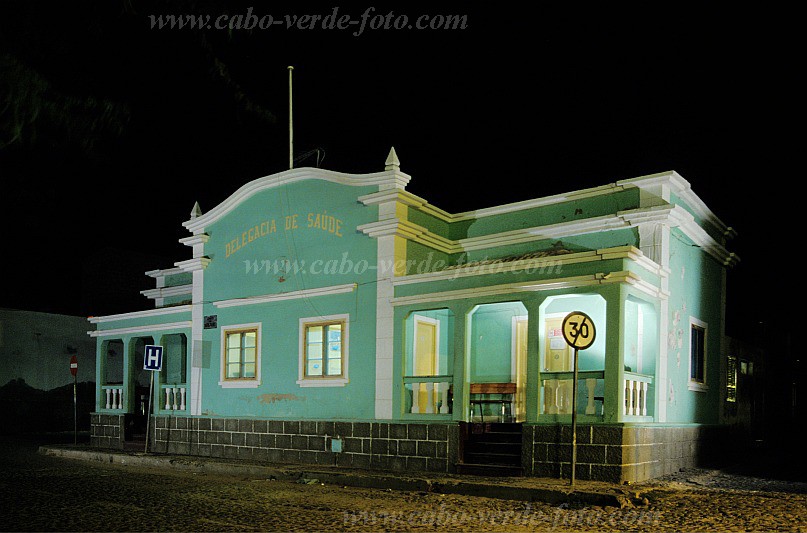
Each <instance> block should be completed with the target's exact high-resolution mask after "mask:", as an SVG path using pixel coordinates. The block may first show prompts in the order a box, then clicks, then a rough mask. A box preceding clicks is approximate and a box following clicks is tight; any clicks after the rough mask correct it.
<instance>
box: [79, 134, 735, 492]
mask: <svg viewBox="0 0 807 533" xmlns="http://www.w3.org/2000/svg"><path fill="white" fill-rule="evenodd" d="M409 180H410V177H409V176H408V175H407V174H405V173H403V172H402V171H401V170H400V163H399V161H398V159H397V156H396V155H395V152H394V150H392V151H391V152H390V155H389V157H388V158H387V161H386V163H385V169H384V171H383V172H378V173H373V174H366V175H349V174H342V173H336V172H331V171H326V170H321V169H315V168H299V169H293V170H288V171H284V172H280V173H278V174H273V175H270V176H266V177H263V178H260V179H257V180H254V181H252V182H250V183H247V184H246V185H244V186H243V187H241V188H240V189H238V190H237V191H235V192H234V193H233V194H232V195H231V196H230V197H229V198H227V199H226V200H225V201H223V202H222V203H221V204H219V205H218V206H216V207H215V208H213V209H212V210H210V211H208V212H206V213H204V214H203V213H202V212H201V210H200V209H199V206H198V204H197V205H195V206H194V209H193V211H192V213H191V217H190V219H189V220H188V221H186V222H185V223H184V224H183V225H184V226H185V228H187V230H188V231H189V236H188V237H185V238H183V239H181V242H182V243H184V244H186V245H187V246H189V247H190V248H191V250H192V252H191V257H190V258H189V259H186V260H183V261H179V262H177V263H175V265H174V267H173V268H169V269H165V270H154V271H151V272H149V273H148V275H149V276H151V277H153V278H154V279H155V281H156V287H155V288H153V289H149V290H145V291H143V294H144V295H145V296H146V297H148V298H151V299H153V300H154V301H155V308H154V309H152V310H148V311H141V312H134V313H126V314H120V315H111V316H102V317H94V318H91V319H90V322H91V323H92V324H94V325H95V326H96V328H97V329H96V331H93V332H91V333H90V334H91V335H92V336H94V337H96V338H97V341H98V345H97V346H98V353H97V373H98V380H97V383H98V385H97V401H98V408H97V412H96V413H95V414H94V415H93V430H92V441H93V444H94V445H96V446H102V447H113V448H117V447H123V446H125V445H126V443H127V441H133V440H136V439H137V435H138V434H141V433H143V432H144V429H143V428H144V426H145V423H144V421H145V413H146V406H147V401H146V400H147V398H148V394H149V392H148V391H149V389H148V385H149V378H150V376H149V373H148V371H143V370H141V369H142V368H143V364H142V362H143V346H145V345H148V344H160V345H162V346H163V347H164V349H165V363H164V367H163V370H162V371H161V372H159V373H156V374H155V378H156V379H155V390H154V393H153V394H154V396H153V398H154V404H153V405H154V409H153V418H152V422H151V423H150V424H149V427H150V428H151V430H150V431H151V438H152V440H151V441H150V449H152V450H154V451H157V452H168V453H180V454H191V455H202V456H213V457H230V458H244V459H250V460H263V461H281V462H283V461H285V462H301V463H312V464H328V465H343V466H349V467H361V468H378V469H387V470H408V471H418V470H421V471H435V472H464V471H465V472H472V471H477V470H480V469H481V470H483V471H484V469H485V468H499V469H500V470H498V471H502V472H508V473H516V474H524V475H534V476H554V477H557V476H563V477H568V475H569V466H570V457H571V446H570V444H569V443H570V441H571V439H570V421H571V413H572V408H573V407H572V405H571V399H572V390H571V389H572V372H571V370H572V366H571V365H572V352H570V350H569V348H568V346H567V345H566V344H565V343H564V342H562V337H561V336H560V326H561V322H562V320H563V318H564V316H565V315H566V314H568V313H570V312H572V311H583V312H585V313H586V314H588V315H589V316H590V317H591V318H592V319H593V321H594V323H595V326H596V330H597V337H596V341H595V342H594V344H593V345H592V346H591V347H590V348H588V349H586V350H584V351H581V352H580V353H579V369H580V380H579V386H578V394H577V405H576V406H575V408H576V409H577V415H578V416H577V420H578V436H577V442H578V452H577V465H578V466H577V477H578V478H579V479H602V480H609V481H638V480H643V479H647V478H650V477H654V476H658V475H662V474H664V473H667V472H671V471H674V470H677V469H678V468H680V467H682V466H691V465H693V464H695V462H696V461H697V460H698V457H699V454H700V452H701V451H702V449H703V446H704V443H705V442H708V439H709V438H711V436H712V435H714V434H716V432H717V431H718V430H719V428H720V406H721V403H722V402H723V401H724V399H725V398H724V396H725V385H726V384H725V376H726V371H725V359H724V357H723V355H722V354H723V350H724V346H723V342H724V341H723V321H724V312H723V310H724V295H725V294H724V291H725V269H726V267H727V266H730V265H731V264H732V263H733V262H734V261H736V258H735V257H734V254H731V253H729V252H728V251H727V250H726V248H725V240H726V238H728V237H730V236H731V235H732V233H733V230H731V228H729V227H727V226H726V225H725V224H723V223H722V222H721V221H720V220H719V219H718V218H717V217H715V216H714V214H713V213H712V212H711V211H710V210H709V209H708V208H707V207H706V206H705V205H704V204H703V202H702V201H701V200H700V199H699V198H698V196H697V195H696V194H695V193H694V192H693V191H692V190H691V188H690V185H689V183H688V182H687V181H686V180H684V179H683V178H682V177H681V176H679V175H678V174H677V173H675V172H667V173H661V174H655V175H651V176H644V177H640V178H635V179H629V180H622V181H618V182H616V183H613V184H610V185H605V186H602V187H596V188H593V189H586V190H582V191H576V192H572V193H568V194H563V195H557V196H551V197H547V198H540V199H536V200H527V201H523V202H518V203H514V204H508V205H503V206H499V207H493V208H488V209H482V210H478V211H473V212H465V213H459V214H451V213H447V212H445V211H443V210H441V209H440V208H438V207H436V206H433V205H431V204H429V203H428V201H427V200H425V199H422V198H419V197H417V196H415V195H413V194H411V193H409V192H407V191H406V185H407V183H408V182H409ZM486 465H487V466H486ZM508 468H509V470H507V469H508Z"/></svg>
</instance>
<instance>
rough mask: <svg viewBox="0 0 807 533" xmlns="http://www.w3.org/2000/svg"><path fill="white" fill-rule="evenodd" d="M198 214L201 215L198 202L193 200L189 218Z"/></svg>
mask: <svg viewBox="0 0 807 533" xmlns="http://www.w3.org/2000/svg"><path fill="white" fill-rule="evenodd" d="M200 216H202V208H201V207H199V202H194V203H193V209H191V220H193V219H194V218H196V217H200Z"/></svg>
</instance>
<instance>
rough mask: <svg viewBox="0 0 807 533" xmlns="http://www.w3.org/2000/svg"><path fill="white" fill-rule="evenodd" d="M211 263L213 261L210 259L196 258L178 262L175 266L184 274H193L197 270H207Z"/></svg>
mask: <svg viewBox="0 0 807 533" xmlns="http://www.w3.org/2000/svg"><path fill="white" fill-rule="evenodd" d="M210 261H211V259H210V258H209V257H195V258H193V259H186V260H185V261H177V262H176V263H174V264H175V265H176V266H177V267H179V268H181V269H182V270H183V271H184V272H193V271H195V270H204V269H206V268H207V265H209V264H210Z"/></svg>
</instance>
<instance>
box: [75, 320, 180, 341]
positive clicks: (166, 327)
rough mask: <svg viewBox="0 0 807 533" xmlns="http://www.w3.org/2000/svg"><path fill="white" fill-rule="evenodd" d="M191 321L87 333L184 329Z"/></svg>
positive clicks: (115, 334)
mask: <svg viewBox="0 0 807 533" xmlns="http://www.w3.org/2000/svg"><path fill="white" fill-rule="evenodd" d="M190 327H191V321H190V320H186V321H183V322H167V323H165V324H150V325H148V326H133V327H131V328H115V329H104V330H96V331H88V332H87V335H89V336H90V337H113V336H118V335H128V334H130V333H145V332H147V331H162V330H169V329H184V328H190Z"/></svg>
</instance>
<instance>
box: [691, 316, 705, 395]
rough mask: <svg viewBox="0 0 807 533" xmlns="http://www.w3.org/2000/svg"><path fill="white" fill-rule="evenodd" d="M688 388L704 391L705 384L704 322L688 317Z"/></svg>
mask: <svg viewBox="0 0 807 533" xmlns="http://www.w3.org/2000/svg"><path fill="white" fill-rule="evenodd" d="M689 389H690V390H697V391H704V390H707V389H708V387H707V386H706V324H705V323H703V322H701V321H700V320H698V319H696V318H690V325H689Z"/></svg>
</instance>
